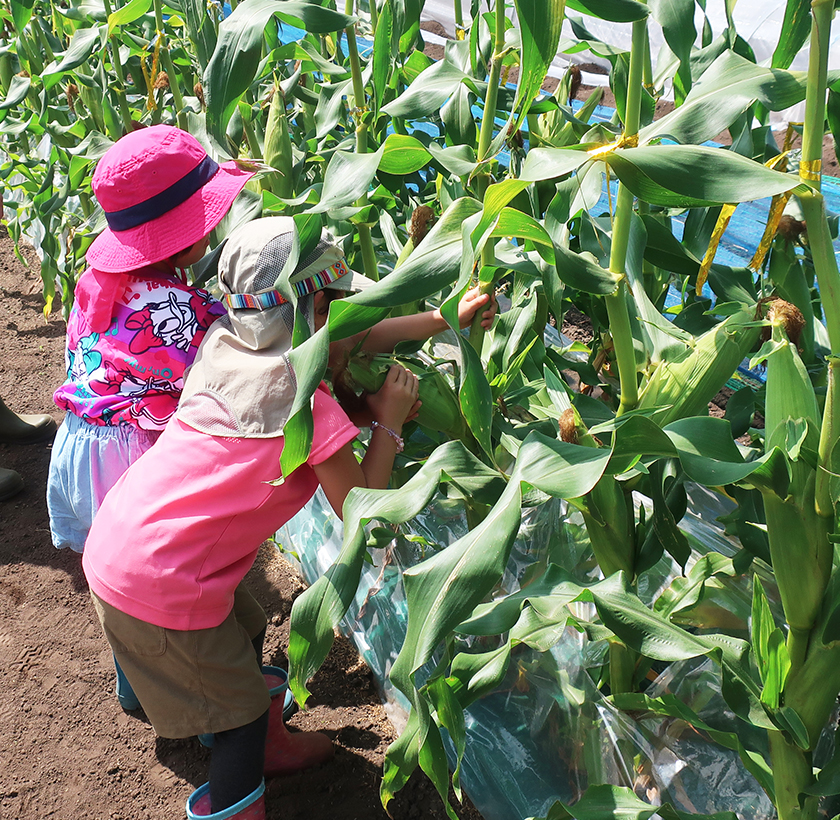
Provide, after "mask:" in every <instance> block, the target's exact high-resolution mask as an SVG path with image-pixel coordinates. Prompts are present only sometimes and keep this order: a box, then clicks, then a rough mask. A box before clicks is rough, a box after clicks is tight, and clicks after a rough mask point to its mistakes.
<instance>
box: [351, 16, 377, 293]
mask: <svg viewBox="0 0 840 820" xmlns="http://www.w3.org/2000/svg"><path fill="white" fill-rule="evenodd" d="M373 2H374V0H371V3H373ZM353 5H354V0H345V4H344V13H345V14H346V15H348V16H351V15H352V14H353ZM344 31H345V33H346V34H347V57H348V59H349V60H350V74H351V76H352V78H353V98H354V103H355V105H354V110H353V111H352V112H351V114H352V115H353V118H354V119H355V121H356V153H357V154H367V153H368V140H367V123H366V122H365V109H366V107H367V105H366V103H367V100H366V97H365V84H364V81H363V80H362V64H361V61H360V60H359V47H358V45H357V43H356V28H355V26H352V25H350V26H347V28H346V29H345V30H344ZM367 204H368V198H367V194H365V195H364V196H362V197H361V198H360V199H359V200H358V201H357V202H356V205H357V206H359V207H361V208H364V207H365V206H366V205H367ZM356 232H357V233H358V236H359V245H361V248H362V263H363V265H364V271H365V276H367V277H368V278H369V279H373V280H374V282H378V281H379V270H378V268H377V265H376V252H375V251H374V248H373V237H372V236H371V232H370V228H369V227H368V226H367V225H357V226H356Z"/></svg>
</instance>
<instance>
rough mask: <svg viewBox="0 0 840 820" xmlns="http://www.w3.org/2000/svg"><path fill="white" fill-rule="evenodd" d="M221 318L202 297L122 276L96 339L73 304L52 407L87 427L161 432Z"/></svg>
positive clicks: (179, 286) (168, 283)
mask: <svg viewBox="0 0 840 820" xmlns="http://www.w3.org/2000/svg"><path fill="white" fill-rule="evenodd" d="M139 273H141V272H140V271H138V274H139ZM142 273H149V272H148V271H143V272H142ZM86 275H88V274H87V273H85V274H83V276H86ZM80 281H81V280H80ZM224 313H225V309H224V305H222V304H220V303H219V302H217V301H216V300H215V299H214V298H213V297H212V296H211V295H210V294H209V293H207V291H205V290H201V289H199V288H194V287H190V286H188V285H185V284H183V283H182V282H180V281H179V280H178V279H176V278H175V277H174V276H167V275H165V274H160V273H157V272H154V273H153V274H152V275H151V276H148V275H146V276H144V275H129V276H128V277H127V285H126V288H125V290H124V291H123V293H122V295H121V296H120V297H119V298H118V299H117V301H116V303H115V305H114V313H113V320H112V322H111V326H110V327H109V328H108V330H106V331H105V332H104V333H94V332H92V331H91V329H90V326H89V324H88V322H87V320H86V319H85V317H84V315H83V313H82V311H81V310H79V309H78V305H74V307H73V310H72V311H71V313H70V318H69V320H68V321H67V347H66V350H65V365H66V367H67V381H65V383H64V384H63V385H62V386H61V387H59V388H58V390H56V392H55V395H54V396H53V401H55V403H56V404H57V405H58V406H59V407H60V408H62V409H63V410H67V411H69V412H70V413H73V414H75V415H77V416H79V417H80V418H83V419H84V420H85V421H87V422H88V423H90V424H95V425H104V426H118V425H122V424H130V425H133V426H135V427H138V428H140V429H141V430H163V428H164V427H166V423H167V422H168V421H169V419H170V418H171V417H172V415H173V414H174V413H175V409H176V407H177V405H178V400H179V399H180V397H181V390H182V389H183V386H184V371H185V370H186V369H187V368H188V367H189V366H190V365H191V364H192V363H193V360H194V359H195V354H196V351H197V350H198V346H199V344H201V340H202V339H203V338H204V334H205V333H206V332H207V329H208V328H209V327H210V325H211V324H212V323H213V322H214V321H215V320H216V319H217V318H218V317H219V316H221V315H223V314H224Z"/></svg>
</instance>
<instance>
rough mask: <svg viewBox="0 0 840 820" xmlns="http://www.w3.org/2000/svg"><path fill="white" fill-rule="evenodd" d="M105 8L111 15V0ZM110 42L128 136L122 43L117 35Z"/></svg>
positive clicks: (129, 118)
mask: <svg viewBox="0 0 840 820" xmlns="http://www.w3.org/2000/svg"><path fill="white" fill-rule="evenodd" d="M103 3H104V6H105V15H106V16H110V14H111V3H110V0H103ZM156 5H160V0H157V2H156ZM108 41H109V42H110V43H111V65H112V66H113V69H114V74H116V75H117V87H116V88H114V93H115V94H116V95H117V109H118V110H119V112H120V119H121V120H122V124H123V128H124V129H125V132H126V134H128V133H130V132H131V130H132V127H133V126H132V125H131V111H130V110H129V108H128V100H127V99H126V96H125V72H124V71H123V65H122V63H121V62H120V41H119V38H118V37H117V35H116V34H112V35H111V36H110V37H109V38H108Z"/></svg>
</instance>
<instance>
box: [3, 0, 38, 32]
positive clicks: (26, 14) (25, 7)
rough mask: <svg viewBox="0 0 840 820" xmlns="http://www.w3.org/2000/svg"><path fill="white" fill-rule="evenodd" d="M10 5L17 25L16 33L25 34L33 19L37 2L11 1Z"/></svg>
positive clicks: (33, 0)
mask: <svg viewBox="0 0 840 820" xmlns="http://www.w3.org/2000/svg"><path fill="white" fill-rule="evenodd" d="M9 4H10V6H11V9H12V20H13V21H14V24H15V31H17V32H23V30H24V28H26V24H27V23H28V22H29V20H30V18H31V17H32V9H33V8H34V6H35V0H9Z"/></svg>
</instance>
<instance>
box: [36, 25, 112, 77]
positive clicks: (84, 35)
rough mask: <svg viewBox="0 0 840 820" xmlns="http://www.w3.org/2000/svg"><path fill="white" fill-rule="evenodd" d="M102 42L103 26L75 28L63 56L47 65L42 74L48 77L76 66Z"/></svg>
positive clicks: (100, 45)
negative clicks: (56, 61)
mask: <svg viewBox="0 0 840 820" xmlns="http://www.w3.org/2000/svg"><path fill="white" fill-rule="evenodd" d="M104 43H105V26H93V27H92V28H80V29H77V30H76V32H75V33H74V34H73V39H72V40H71V41H70V46H69V48H68V49H67V51H66V52H65V53H64V56H63V57H62V58H61V60H60V61H59V62H58V63H57V64H55V65H53V66H47V67H46V68H45V69H44V71H43V74H42V76H44V77H48V76H50V75H51V74H61V73H63V72H65V71H70V70H72V69H74V68H78V67H79V66H80V65H82V64H83V63H84V62H85V61H86V60H87V59H88V58H89V57H90V55H91V54H93V52H94V50H96V49H98V48H102V46H103V45H104Z"/></svg>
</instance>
